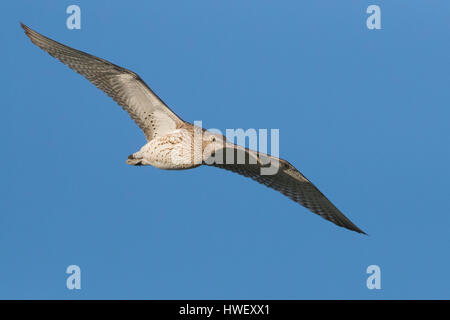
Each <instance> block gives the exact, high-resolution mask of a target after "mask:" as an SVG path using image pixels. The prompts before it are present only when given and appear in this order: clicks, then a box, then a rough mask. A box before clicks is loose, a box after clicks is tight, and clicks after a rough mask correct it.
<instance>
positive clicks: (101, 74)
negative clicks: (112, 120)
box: [21, 24, 184, 140]
mask: <svg viewBox="0 0 450 320" xmlns="http://www.w3.org/2000/svg"><path fill="white" fill-rule="evenodd" d="M21 26H22V28H23V29H24V30H25V34H26V35H27V36H28V37H29V38H30V40H31V41H32V42H33V43H34V44H35V45H37V46H38V47H39V48H41V49H42V50H44V51H47V52H48V53H49V54H50V55H51V56H53V57H55V58H56V59H58V60H59V61H61V62H62V63H64V64H65V65H67V66H68V67H70V68H71V69H73V70H74V71H76V72H78V73H79V74H81V75H82V76H84V77H85V78H86V79H88V80H89V81H90V82H92V83H93V84H94V85H95V86H96V87H97V88H99V89H100V90H102V91H104V92H105V93H106V94H107V95H108V96H110V97H111V98H113V99H114V100H115V101H116V102H117V103H118V104H119V105H120V106H121V107H122V108H123V109H124V110H125V111H127V112H128V113H129V114H130V116H131V118H133V120H134V121H135V122H136V124H137V125H138V126H139V127H140V128H141V129H142V131H144V134H145V136H146V138H147V140H152V139H153V138H154V137H156V136H160V135H165V134H166V133H169V132H171V131H173V130H175V129H176V128H177V126H179V125H180V124H182V123H183V122H184V121H183V120H181V119H180V118H179V117H178V116H177V115H176V114H175V113H174V112H173V111H172V110H170V108H169V107H168V106H167V105H166V104H165V103H164V102H163V101H162V100H161V99H160V98H159V97H158V96H157V95H156V94H155V93H154V92H153V91H152V90H151V89H150V87H148V86H147V85H146V84H145V82H144V81H143V80H142V79H141V78H140V77H139V76H138V75H137V74H136V73H134V72H133V71H130V70H128V69H125V68H122V67H120V66H118V65H115V64H113V63H111V62H109V61H106V60H103V59H101V58H98V57H95V56H93V55H90V54H88V53H85V52H82V51H79V50H76V49H73V48H70V47H68V46H66V45H63V44H61V43H59V42H56V41H54V40H52V39H50V38H47V37H45V36H43V35H41V34H40V33H38V32H36V31H34V30H33V29H31V28H29V27H27V26H26V25H24V24H21Z"/></svg>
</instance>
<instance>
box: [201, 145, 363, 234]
mask: <svg viewBox="0 0 450 320" xmlns="http://www.w3.org/2000/svg"><path fill="white" fill-rule="evenodd" d="M229 155H232V156H231V157H229V158H228V159H231V161H227V157H228V156H229ZM217 159H220V160H221V161H217ZM213 160H214V161H206V164H208V165H211V166H215V167H218V168H222V169H226V170H229V171H232V172H235V173H237V174H240V175H242V176H245V177H248V178H251V179H253V180H255V181H256V182H259V183H261V184H263V185H265V186H267V187H269V188H272V189H275V190H277V191H279V192H281V193H282V194H284V195H285V196H287V197H289V198H290V199H292V200H293V201H295V202H297V203H299V204H301V205H302V206H304V207H306V208H308V209H309V210H311V211H312V212H314V213H316V214H318V215H319V216H321V217H322V218H324V219H326V220H329V221H331V222H333V223H334V224H336V225H338V226H340V227H344V228H347V229H349V230H353V231H356V232H359V233H364V234H365V232H364V231H362V230H361V229H359V228H358V227H357V226H356V225H355V224H354V223H353V222H351V221H350V219H348V218H347V217H346V216H345V215H344V214H343V213H342V212H341V211H340V210H339V209H338V208H336V206H335V205H334V204H333V203H331V201H330V200H328V199H327V197H325V195H324V194H323V193H322V192H320V190H319V189H317V188H316V186H314V185H313V184H312V183H311V182H310V181H309V180H308V179H307V178H306V177H305V176H304V175H303V174H302V173H301V172H300V171H298V170H297V169H296V168H295V167H294V166H293V165H291V164H290V163H289V162H287V161H286V160H283V159H279V158H275V157H272V156H270V155H267V154H265V153H262V152H256V151H252V150H249V149H247V148H243V147H241V146H237V145H234V144H231V143H226V144H225V147H224V149H222V150H219V151H216V152H215V155H214V159H213ZM271 166H272V169H274V170H271V169H270V167H271ZM262 170H266V174H264V172H263V171H262ZM267 173H269V174H267Z"/></svg>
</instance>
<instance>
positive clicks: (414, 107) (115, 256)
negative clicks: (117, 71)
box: [0, 0, 450, 299]
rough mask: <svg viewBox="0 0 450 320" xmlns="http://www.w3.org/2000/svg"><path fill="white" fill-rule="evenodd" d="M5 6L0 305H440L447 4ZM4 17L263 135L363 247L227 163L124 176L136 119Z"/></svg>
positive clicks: (217, 123) (446, 222)
mask: <svg viewBox="0 0 450 320" xmlns="http://www.w3.org/2000/svg"><path fill="white" fill-rule="evenodd" d="M71 4H78V5H79V6H80V7H81V11H82V22H81V30H68V29H67V28H66V19H67V17H68V15H67V14H66V8H67V6H69V5H71ZM370 4H377V5H379V6H380V7H381V19H382V20H381V23H382V29H381V30H368V29H367V27H366V19H367V17H368V14H366V8H367V7H368V6H369V5H370ZM3 9H4V12H5V13H6V14H4V15H3V16H2V19H1V22H0V23H1V28H0V35H1V38H2V43H3V44H4V46H3V48H2V50H1V53H0V54H1V57H2V60H3V61H4V63H3V64H2V74H3V76H2V77H1V78H0V82H1V86H2V88H3V91H2V93H3V94H2V98H3V102H2V108H1V112H2V116H1V117H0V134H1V136H2V138H3V139H2V141H3V142H2V152H1V155H2V156H1V157H0V171H1V177H2V178H1V183H0V192H1V195H2V196H1V201H0V212H1V214H0V256H1V263H0V298H64V299H79V298H85V299H93V298H106V299H108V298H113V299H121V298H125V299H129V298H137V299H173V298H176V299H227V298H234V299H241V298H244V299H250V298H254V299H266V298H268V299H303V298H324V299H344V298H356V299H378V298H385V299H392V298H413V299H416V298H425V299H429V298H450V294H449V287H450V280H449V278H448V270H449V269H450V256H449V246H450V235H449V227H450V202H449V201H448V200H449V196H450V194H449V190H450V189H449V188H450V185H449V181H450V171H449V168H448V164H449V163H450V148H449V143H450V129H449V118H450V109H449V107H450V105H449V101H450V90H449V86H450V63H449V57H450V44H449V41H448V39H449V34H450V3H449V2H448V1H433V2H432V3H430V2H428V1H425V0H422V1H412V0H411V1H362V0H358V1H339V2H338V1H280V2H274V1H242V0H239V1H238V0H232V1H210V0H204V1H190V2H187V1H170V2H169V1H164V2H163V1H136V2H131V3H130V2H110V1H8V2H5V3H4V4H3ZM19 21H22V22H24V23H25V24H27V25H29V26H30V27H32V28H34V29H36V30H37V31H38V32H41V33H43V34H44V35H47V36H49V37H51V38H53V39H55V40H57V41H60V42H62V43H65V44H67V45H70V46H72V47H75V48H77V49H81V50H84V51H87V52H89V53H91V54H94V55H97V56H100V57H102V58H105V59H107V60H109V61H112V62H114V63H116V64H119V65H121V66H124V67H126V68H129V69H131V70H133V71H135V72H137V73H138V74H139V75H140V76H141V77H142V78H143V79H144V80H145V81H146V82H147V84H149V85H150V86H151V87H152V88H153V89H154V91H155V92H157V93H158V95H159V96H161V97H162V99H164V101H165V102H166V103H167V104H169V105H170V106H171V107H172V109H173V110H174V111H175V112H176V113H177V114H178V115H180V116H181V117H182V118H183V119H185V120H187V121H190V122H193V121H194V120H202V121H203V125H204V127H206V128H211V127H214V128H219V129H221V130H225V129H226V128H244V129H247V128H268V129H270V128H278V129H280V155H281V157H283V158H286V159H288V160H289V161H290V162H291V163H292V164H294V165H295V166H296V167H297V168H299V170H300V171H302V172H303V173H304V174H305V175H306V176H307V177H308V178H309V179H310V180H312V182H314V183H315V184H316V186H317V187H319V188H320V189H321V190H322V191H323V192H324V193H325V194H326V195H327V196H328V197H329V198H330V199H331V200H332V201H333V202H334V203H335V204H336V205H337V206H338V207H339V208H340V209H341V210H342V211H343V212H344V213H345V214H346V215H347V216H348V217H349V218H350V219H352V221H354V222H355V223H356V224H357V225H358V226H359V227H361V228H362V229H363V230H365V231H366V232H367V233H369V234H370V236H368V237H367V236H362V235H359V234H357V233H354V232H350V231H348V230H345V229H342V228H338V227H336V226H335V225H333V224H331V223H329V222H327V221H325V220H323V219H321V218H319V217H318V216H316V215H314V214H312V213H310V212H309V211H308V210H307V209H305V208H303V207H301V206H299V205H298V204H296V203H294V202H292V201H290V200H289V199H287V198H285V197H283V196H282V195H281V194H279V193H277V192H275V191H273V190H270V189H268V188H265V187H263V186H261V185H258V184H257V183H255V182H252V181H250V180H247V179H245V178H243V177H241V176H238V175H234V174H231V173H229V172H226V171H222V170H218V169H215V168H208V167H204V168H203V167H201V168H197V169H194V170H187V171H180V172H170V171H163V170H159V169H155V168H152V167H132V166H128V165H127V164H126V163H125V160H126V158H127V156H128V155H129V154H131V153H133V152H136V151H137V150H138V149H139V148H140V147H141V146H142V145H143V144H144V143H145V139H144V136H143V134H142V133H141V132H140V130H139V128H138V127H137V126H136V125H134V123H133V122H132V120H131V119H130V118H129V117H128V115H127V114H126V113H125V112H124V111H122V110H121V109H120V108H119V107H118V106H117V105H116V104H115V102H113V101H112V100H111V99H109V98H108V97H107V96H106V95H105V94H103V93H102V92H101V91H99V90H98V89H96V88H95V87H94V86H93V85H92V84H90V83H89V82H88V81H87V80H85V79H83V78H82V77H81V76H79V75H77V74H76V73H74V72H73V71H71V70H70V69H69V68H67V67H66V66H64V65H62V64H61V63H59V62H58V61H56V60H55V59H53V58H51V57H50V56H49V55H47V54H46V53H44V52H43V51H41V50H40V49H38V48H37V47H35V46H34V45H32V44H31V42H30V41H29V40H28V39H27V38H26V37H25V35H24V34H23V32H22V30H21V28H20V27H19ZM174 198H176V199H177V200H176V201H174V200H173V199H174ZM72 264H75V265H78V266H80V268H81V272H82V276H81V286H82V288H81V290H68V289H67V288H66V278H67V277H68V275H67V274H66V273H65V270H66V268H67V266H69V265H72ZM374 264H375V265H378V266H380V268H381V287H382V288H381V290H369V289H367V287H366V279H367V277H368V274H366V268H367V267H368V266H369V265H374Z"/></svg>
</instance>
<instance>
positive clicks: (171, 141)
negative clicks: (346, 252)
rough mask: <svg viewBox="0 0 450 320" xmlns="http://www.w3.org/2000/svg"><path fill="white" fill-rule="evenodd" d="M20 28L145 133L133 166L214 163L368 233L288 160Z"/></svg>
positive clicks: (120, 71) (111, 67)
mask: <svg viewBox="0 0 450 320" xmlns="http://www.w3.org/2000/svg"><path fill="white" fill-rule="evenodd" d="M21 26H22V28H23V29H24V30H25V34H26V35H27V36H28V37H29V38H30V40H31V42H32V43H34V44H35V45H36V46H38V47H39V48H41V49H42V50H44V51H46V52H47V53H49V54H50V55H51V56H53V57H54V58H56V59H58V60H59V61H61V62H62V63H64V64H65V65H67V66H68V67H69V68H71V69H72V70H74V71H75V72H77V73H79V74H81V75H82V76H83V77H85V78H86V79H88V80H89V81H90V82H92V83H93V84H94V85H95V86H96V87H97V88H99V89H100V90H102V91H104V92H105V93H106V94H107V95H108V96H110V97H111V98H112V99H114V100H115V101H116V102H117V103H118V104H119V105H120V106H121V107H122V108H123V109H124V110H125V111H127V112H128V113H129V114H130V116H131V118H132V119H133V120H134V121H135V122H136V124H137V125H138V126H139V127H140V128H141V129H142V131H143V132H144V134H145V137H146V139H147V144H145V145H144V146H143V147H142V148H141V149H140V150H139V151H138V152H135V153H133V154H131V155H130V156H129V157H128V159H127V161H126V162H127V163H128V164H130V165H135V166H140V165H151V166H154V167H157V168H160V169H167V170H183V169H191V168H196V167H198V166H200V165H209V166H214V167H218V168H222V169H225V170H229V171H232V172H235V173H238V174H240V175H242V176H245V177H249V178H251V179H253V180H255V181H256V182H259V183H261V184H264V185H266V186H267V187H270V188H272V189H275V190H277V191H279V192H281V193H282V194H284V195H285V196H287V197H289V198H290V199H292V200H293V201H295V202H297V203H299V204H301V205H303V206H304V207H306V208H308V209H309V210H311V211H312V212H314V213H316V214H318V215H319V216H321V217H322V218H324V219H327V220H329V221H331V222H333V223H334V224H336V225H338V226H340V227H344V228H347V229H349V230H353V231H356V232H359V233H363V234H365V232H364V231H362V230H361V229H359V228H358V227H357V226H356V225H355V224H353V223H352V222H351V221H350V220H349V219H348V218H347V217H346V216H345V215H344V214H343V213H342V212H341V211H340V210H339V209H338V208H336V207H335V206H334V205H333V204H332V203H331V201H330V200H328V199H327V198H326V197H325V195H323V193H322V192H320V191H319V189H317V188H316V187H315V186H314V185H313V184H312V183H311V182H310V181H309V180H308V179H307V178H306V177H305V176H304V175H303V174H301V173H300V172H299V171H298V170H297V169H296V168H295V167H294V166H293V165H291V164H290V163H289V162H287V161H286V160H283V159H279V158H276V157H273V156H270V155H268V154H265V153H262V152H257V151H253V150H250V149H247V148H244V147H241V146H238V145H236V144H234V143H231V142H229V141H227V139H226V137H225V136H223V135H221V134H217V133H213V132H211V131H208V130H205V129H203V128H201V127H199V126H196V125H193V124H191V123H189V122H186V121H184V120H182V119H181V118H180V117H179V116H177V115H176V114H175V112H173V111H172V110H171V109H170V108H169V107H168V106H167V105H166V104H165V103H164V102H163V101H162V100H161V99H160V98H159V97H158V96H157V95H156V94H155V93H154V92H153V91H152V89H150V87H149V86H147V85H146V84H145V82H144V81H143V80H142V79H141V78H140V77H139V76H138V75H137V74H136V73H134V72H133V71H130V70H128V69H125V68H122V67H120V66H118V65H115V64H113V63H111V62H108V61H106V60H103V59H101V58H98V57H95V56H93V55H90V54H88V53H85V52H82V51H79V50H76V49H73V48H70V47H68V46H66V45H63V44H61V43H59V42H56V41H54V40H52V39H50V38H47V37H45V36H43V35H41V34H39V33H38V32H36V31H34V30H33V29H31V28H29V27H27V26H25V25H24V24H22V23H21ZM271 168H272V169H273V168H275V170H270V169H271ZM264 170H267V171H266V172H264ZM269 171H270V172H269Z"/></svg>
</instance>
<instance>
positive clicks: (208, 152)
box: [202, 130, 227, 161]
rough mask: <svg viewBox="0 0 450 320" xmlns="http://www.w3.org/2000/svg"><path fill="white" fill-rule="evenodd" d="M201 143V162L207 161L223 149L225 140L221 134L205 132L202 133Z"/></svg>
mask: <svg viewBox="0 0 450 320" xmlns="http://www.w3.org/2000/svg"><path fill="white" fill-rule="evenodd" d="M202 142H203V143H202V146H203V148H202V150H203V161H207V160H208V159H211V157H215V156H216V154H217V153H218V152H220V151H222V150H223V149H224V148H225V146H226V144H227V138H226V137H225V136H224V135H223V134H220V133H215V132H211V131H208V130H205V131H204V132H203V137H202Z"/></svg>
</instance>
